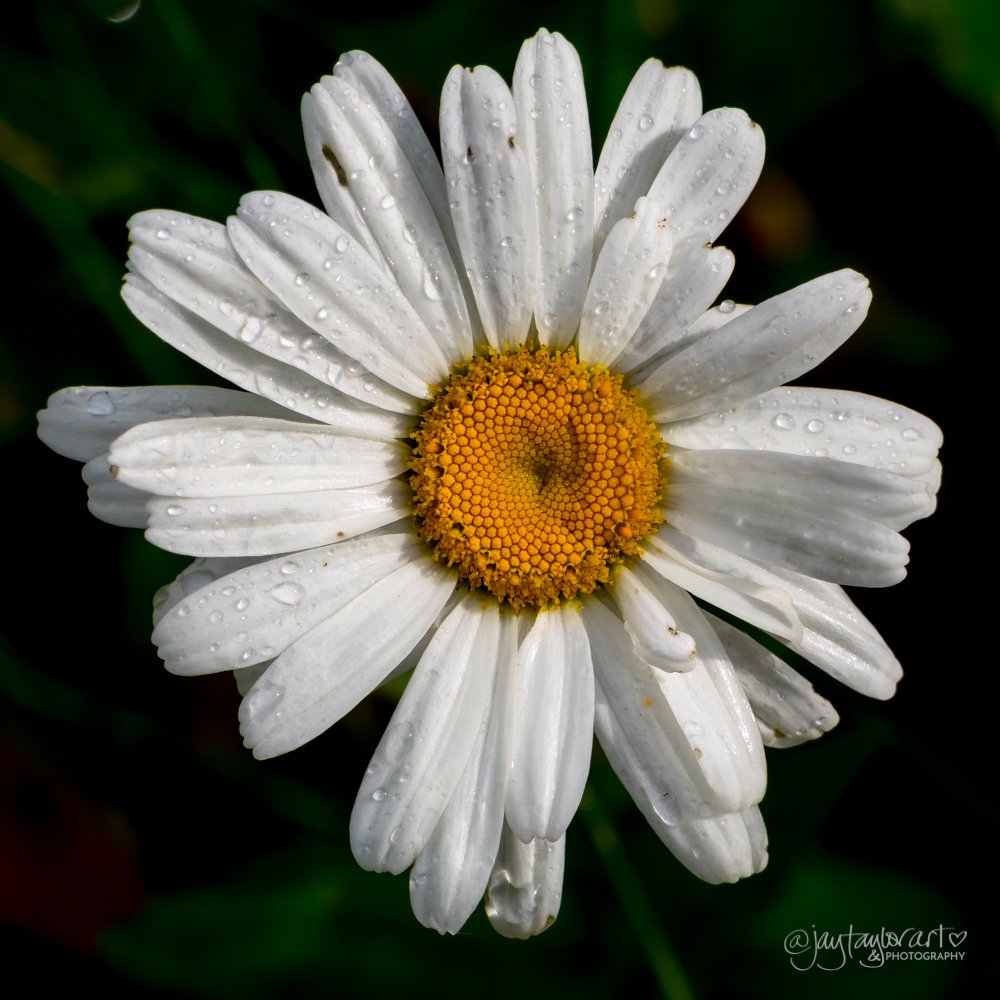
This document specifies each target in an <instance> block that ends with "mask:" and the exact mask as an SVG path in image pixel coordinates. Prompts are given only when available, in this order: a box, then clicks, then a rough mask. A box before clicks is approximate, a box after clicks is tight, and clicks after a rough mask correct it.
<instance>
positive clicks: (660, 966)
mask: <svg viewBox="0 0 1000 1000" xmlns="http://www.w3.org/2000/svg"><path fill="white" fill-rule="evenodd" d="M579 815H580V816H581V817H582V818H583V821H584V822H585V823H586V824H587V832H588V833H589V834H590V840H591V842H592V843H593V845H594V850H595V851H596V852H597V855H598V857H599V858H600V859H601V861H602V862H603V864H604V868H605V870H606V871H607V873H608V877H609V879H610V881H611V884H612V886H613V887H614V890H615V893H616V894H617V896H618V899H619V901H620V902H621V905H622V909H623V910H624V911H625V914H626V916H627V917H628V919H629V922H630V923H631V924H632V927H633V929H634V930H635V935H636V937H637V938H638V940H639V945H640V947H641V948H642V950H643V952H644V953H645V955H646V959H647V961H648V962H649V966H650V968H651V969H652V972H653V975H654V977H655V978H656V981H657V983H658V984H659V986H660V992H661V993H662V995H663V996H664V998H665V1000H695V995H694V992H693V991H692V989H691V986H690V984H689V983H688V981H687V977H686V976H685V975H684V971H683V970H682V969H681V966H680V962H679V961H678V959H677V953H676V952H675V951H674V949H673V946H672V945H671V944H670V939H669V938H668V937H667V933H666V931H665V930H664V928H663V925H662V924H661V923H660V920H659V918H658V917H657V915H656V911H655V910H654V909H653V906H652V904H651V903H650V900H649V897H648V896H647V895H646V893H645V891H644V890H643V887H642V883H641V882H640V881H639V877H638V876H637V875H636V872H635V869H634V868H633V867H632V864H631V862H630V861H629V859H628V855H627V854H626V853H625V850H624V848H623V846H622V842H621V840H620V839H619V837H618V833H617V831H616V830H615V828H614V825H613V823H612V822H611V818H610V817H609V815H608V812H607V810H606V809H605V808H604V805H603V803H602V802H601V798H600V796H599V795H598V793H597V791H596V789H595V788H594V786H593V784H590V785H588V788H587V795H586V797H585V799H584V807H583V808H581V809H580V812H579Z"/></svg>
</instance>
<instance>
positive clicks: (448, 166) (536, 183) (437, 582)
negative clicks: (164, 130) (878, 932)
mask: <svg viewBox="0 0 1000 1000" xmlns="http://www.w3.org/2000/svg"><path fill="white" fill-rule="evenodd" d="M303 120H304V125H305V136H306V147H307V151H308V155H309V158H310V162H311V164H312V167H313V171H314V174H315V177H316V183H317V187H318V190H319V195H320V199H321V201H322V205H323V210H320V209H319V208H317V207H314V206H313V205H310V204H308V203H306V202H304V201H302V200H300V199H298V198H295V197H293V196H291V195H287V194H282V193H279V192H255V193H253V194H249V195H247V196H246V197H245V198H244V199H243V200H242V202H241V204H240V206H239V210H238V211H237V213H236V215H235V216H233V217H232V218H230V219H229V220H228V223H227V224H226V225H221V224H218V223H214V222H210V221H208V220H204V219H198V218H192V217H190V216H187V215H184V214H182V213H177V212H169V211H152V212H144V213H141V214H139V215H137V216H136V217H135V218H133V219H132V221H131V241H132V245H131V249H130V252H129V265H128V266H129V270H128V274H127V276H126V279H125V287H124V292H123V294H124V298H125V301H126V303H127V305H128V307H129V308H130V309H131V310H132V312H133V313H134V314H135V315H136V316H137V317H138V318H139V319H140V320H141V321H142V322H143V323H144V324H145V325H146V326H147V327H149V328H150V329H151V330H152V331H153V332H154V333H156V334H157V335H158V336H160V337H161V338H163V339H164V340H165V341H167V342H168V343H170V344H172V345H174V346H175V347H177V348H178V349H179V350H181V351H183V352H185V353H186V354H188V355H189V356H190V357H192V358H194V359H195V360H197V361H199V362H201V363H202V364H204V365H205V366H206V367H207V368H209V369H210V370H211V371H212V372H213V373H215V374H216V375H218V376H220V377H221V378H224V379H226V380H228V381H229V382H231V383H233V384H235V385H236V386H237V388H238V390H242V391H235V390H231V389H222V388H212V387H195V386H159V387H148V388H100V387H84V388H74V389H65V390H62V391H61V392H59V393H56V394H55V395H54V396H53V397H52V398H51V400H50V401H49V406H48V408H47V409H46V410H45V411H43V413H42V414H41V416H40V431H39V433H40V435H41V437H42V439H43V441H45V442H46V443H47V444H48V445H49V446H50V447H52V448H53V449H55V450H56V451H58V452H60V453H62V454H65V455H68V456H70V457H72V458H75V459H77V460H82V461H84V462H86V465H85V466H84V478H85V479H86V481H87V483H88V485H89V487H90V504H91V509H92V510H93V512H94V513H95V514H96V515H97V516H98V517H101V518H103V519H104V520H107V521H110V522H112V523H115V524H120V525H125V526H130V527H142V528H144V529H145V530H146V535H147V537H148V538H149V540H150V541H152V542H153V543H154V544H156V545H159V546H161V547H163V548H165V549H168V550H170V551H172V552H177V553H181V554H185V555H189V556H193V557H195V559H194V562H193V563H192V564H191V565H190V566H189V567H188V569H186V570H185V571H184V572H183V573H182V574H181V575H180V576H179V577H178V578H177V579H176V580H175V581H174V582H173V583H171V584H170V585H169V586H167V587H165V588H164V589H163V590H162V591H161V592H160V594H159V595H158V596H157V599H156V602H155V612H154V619H155V629H154V633H153V638H154V641H155V642H156V644H157V646H158V647H159V652H160V655H161V656H162V657H163V659H164V661H165V662H166V665H167V668H168V669H169V670H171V671H173V672H175V673H179V674H204V673H213V672H221V671H233V672H234V674H235V676H236V681H237V684H238V685H239V687H240V690H241V691H242V692H243V702H242V704H241V707H240V711H239V720H240V726H241V732H242V734H243V737H244V740H245V742H246V745H247V746H248V747H250V748H251V749H252V750H253V752H254V754H255V755H256V756H258V757H272V756H275V755H277V754H281V753H284V752H287V751H289V750H292V749H294V748H296V747H298V746H301V745H302V744H303V743H305V742H307V741H309V740H311V739H313V738H314V737H316V736H319V735H320V734H321V733H322V732H323V731H324V730H326V729H327V728H329V727H330V726H332V725H333V724H334V723H335V722H337V721H338V720H339V719H340V718H342V717H343V716H344V715H345V714H346V713H347V712H348V711H350V710H351V709H352V708H353V707H354V706H355V705H356V704H358V702H359V701H361V700H362V699H363V698H364V697H365V696H366V695H367V694H368V693H369V692H371V691H372V690H373V689H374V688H375V687H377V686H379V685H380V684H382V683H383V682H384V681H386V680H387V679H389V678H391V677H394V676H397V675H399V674H402V673H403V672H405V671H409V670H411V669H412V676H411V677H410V679H409V680H408V682H407V684H406V687H405V691H404V693H403V696H402V698H401V700H400V702H399V705H398V707H397V708H396V710H395V713H394V715H393V718H392V721H391V723H390V725H389V727H388V729H387V730H386V732H385V734H384V736H383V738H382V740H381V742H380V743H379V745H378V747H377V748H376V750H375V753H374V756H373V757H372V760H371V763H370V765H369V767H368V769H367V772H366V773H365V774H364V775H363V776H362V778H361V786H360V789H359V792H358V796H357V801H356V803H355V806H354V812H353V815H352V818H351V831H350V832H351V843H352V848H353V850H354V853H355V856H356V857H357V859H358V861H359V863H360V864H361V865H362V866H364V867H366V868H369V869H374V870H387V871H391V872H394V873H399V872H402V871H404V870H407V869H409V870H410V895H411V900H412V904H413V909H414V911H415V913H416V915H417V917H418V918H419V919H420V920H421V921H422V922H423V923H425V924H426V925H428V926H430V927H434V928H437V929H438V930H441V931H447V932H455V931H457V930H458V929H459V928H460V927H461V926H462V925H463V924H464V923H465V921H466V920H467V919H468V917H469V915H470V914H471V913H472V911H473V910H474V909H475V907H476V906H477V905H478V903H479V901H480V900H481V899H482V898H483V897H484V896H485V898H486V910H487V914H488V916H489V918H490V920H491V921H492V923H493V925H494V926H495V927H496V928H497V930H499V931H500V932H501V933H502V934H505V935H509V936H516V937H524V936H529V935H532V934H536V933H538V932H539V931H541V930H544V929H545V927H547V926H548V925H549V924H550V923H551V922H552V920H553V919H554V918H555V916H556V915H557V913H558V909H559V901H560V896H561V892H562V869H563V857H564V844H565V835H566V830H567V828H568V826H569V824H570V821H571V819H572V817H573V814H574V812H575V811H576V808H577V806H578V804H579V802H580V799H581V796H582V794H583V789H584V784H585V781H586V777H587V773H588V769H589V764H590V756H591V748H592V743H593V736H594V734H595V733H596V735H597V738H598V741H599V742H600V744H601V746H602V748H603V751H604V753H605V754H606V755H607V757H608V759H609V761H610V763H611V765H612V767H613V768H614V770H615V771H616V772H617V774H618V775H619V777H620V778H621V780H622V782H623V783H624V785H625V786H626V787H627V789H628V790H629V792H630V793H631V795H632V797H633V798H634V800H635V802H636V804H637V805H638V806H639V808H640V809H641V810H642V812H643V814H644V815H645V817H646V818H647V819H648V821H649V822H650V824H651V825H652V827H653V828H654V830H655V831H656V833H657V834H658V835H659V836H660V838H661V839H662V840H663V842H664V843H665V844H666V846H667V847H668V848H669V849H670V850H671V851H672V852H673V853H674V854H675V855H676V857H677V858H678V859H679V860H680V861H681V862H682V863H683V864H684V865H686V866H687V867H688V868H689V869H690V870H691V871H692V872H694V873H695V874H696V875H698V876H700V877H701V878H703V879H706V880H709V881H713V882H722V881H734V880H736V879H739V878H742V877H744V876H747V875H750V874H752V873H754V872H756V871H759V870H760V869H761V868H762V867H763V866H764V865H765V864H766V860H767V842H766V834H765V830H764V825H763V822H762V819H761V814H760V811H759V809H758V803H759V802H760V800H761V798H762V797H763V795H764V788H765V764H764V746H765V745H767V746H778V747H781V746H790V745H794V744H796V743H800V742H802V741H804V740H807V739H812V738H815V737H817V736H819V735H821V734H822V733H823V732H825V731H826V730H828V729H830V728H831V727H832V726H834V725H835V724H836V722H837V715H836V712H835V710H834V709H833V707H832V706H831V705H830V704H829V703H828V702H827V701H826V700H825V699H824V698H823V697H821V696H820V695H818V694H817V693H816V692H815V691H814V690H813V688H812V686H811V685H810V684H809V683H808V681H806V680H805V679H804V678H803V677H801V676H800V675H799V674H798V673H796V672H795V671H794V670H793V669H792V668H791V667H789V666H788V665H787V664H786V663H785V662H784V661H783V660H782V659H779V658H778V657H777V656H776V655H775V654H774V653H773V652H772V651H771V649H770V648H765V646H763V645H761V644H760V643H758V642H757V641H756V640H755V639H753V638H751V637H750V636H749V635H747V634H746V633H744V632H743V631H741V630H739V629H738V628H736V627H734V626H733V625H731V624H729V623H727V622H726V621H723V620H722V619H721V618H719V617H717V616H716V614H715V612H718V611H721V612H723V613H725V615H727V616H728V618H729V619H730V620H734V619H735V620H740V621H743V622H746V623H748V624H749V625H751V626H753V627H754V628H755V629H756V630H758V631H759V632H763V633H766V634H767V635H769V636H771V637H773V638H774V639H775V640H777V641H778V642H779V643H782V644H784V646H785V647H787V648H788V649H790V650H792V651H794V652H796V653H798V654H800V655H801V656H802V657H804V658H805V659H806V660H809V661H811V662H812V663H813V664H815V665H816V666H818V667H819V668H821V669H822V670H824V671H826V672H827V673H829V674H830V675H832V676H833V677H835V678H837V679H838V680H840V681H842V682H844V683H845V684H847V685H849V686H851V687H852V688H854V689H855V690H857V691H860V692H862V693H863V694H867V695H870V696H872V697H876V698H888V697H890V696H891V695H892V693H893V690H894V688H895V684H896V682H897V681H898V679H899V676H900V667H899V664H898V663H897V661H896V660H895V658H894V657H893V655H892V653H891V651H890V650H889V649H888V648H887V646H886V645H885V643H884V642H883V641H882V639H881V638H880V637H879V635H878V633H877V632H876V631H875V629H874V628H873V627H872V626H871V625H870V624H869V622H868V621H867V620H866V619H865V618H864V617H863V616H862V615H861V614H860V612H859V611H858V610H857V609H856V608H855V607H854V605H853V604H852V603H851V601H850V600H849V599H848V598H847V597H846V596H845V594H844V592H843V590H842V589H841V587H840V585H841V584H850V585H857V586H876V587H877V586H887V585H891V584H894V583H897V582H899V580H901V579H902V578H903V576H904V574H905V565H906V562H907V549H908V546H907V543H906V541H905V540H904V539H903V538H902V537H901V536H900V535H899V534H898V532H899V530H901V529H902V528H904V527H905V526H906V525H908V524H909V523H910V522H911V521H913V520H915V519H917V518H920V517H925V516H927V515H928V514H930V513H931V512H932V510H933V508H934V503H935V500H934V496H935V493H936V490H937V486H938V480H939V469H940V466H939V464H938V461H937V457H936V456H937V450H938V447H939V445H940V442H941V438H940V432H939V431H938V429H937V428H936V427H935V426H934V424H933V423H931V422H930V421H929V420H927V419H926V418H925V417H923V416H921V415H919V414H917V413H914V412H912V411H910V410H907V409H905V408H904V407H901V406H898V405H895V404H893V403H889V402H886V401H884V400H881V399H877V398H874V397H871V396H867V395H861V394H858V393H853V392H846V391H844V392H841V391H831V390H826V389H811V388H803V387H800V386H795V387H787V386H786V383H788V382H790V381H792V380H795V379H798V378H799V377H800V376H802V375H803V374H804V373H805V372H807V371H809V370H810V369H811V368H812V367H813V366H815V365H816V364H817V363H819V362H820V361H821V360H823V359H824V358H825V357H826V356H828V355H829V354H830V353H831V352H832V351H834V350H835V349H836V348H837V347H838V346H840V344H842V343H843V342H844V341H845V340H846V339H847V338H848V337H849V336H850V335H851V334H852V333H853V332H854V331H855V330H856V329H857V328H858V326H859V325H860V323H861V322H862V320H863V319H864V317H865V315H866V312H867V309H868V305H869V302H870V299H871V293H870V291H869V289H868V283H867V281H866V280H865V279H864V278H863V277H862V276H861V275H859V274H857V273H856V272H854V271H850V270H843V271H838V272H836V273H833V274H829V275H825V276H823V277H819V278H816V279H815V280H813V281H810V282H808V283H806V284H804V285H802V286H800V287H798V288H796V289H793V290H792V291H790V292H787V293H785V294H782V295H778V296H776V297H774V298H772V299H768V300H767V301H764V302H761V303H760V304H758V305H755V306H753V307H750V306H744V305H736V304H734V303H733V302H731V301H728V300H725V301H722V302H721V304H717V305H716V303H717V301H718V300H719V298H720V296H721V293H722V291H723V288H724V287H725V285H726V282H727V280H728V278H729V276H730V274H731V272H732V269H733V256H732V254H731V253H730V252H729V251H728V250H726V249H725V248H724V247H721V246H716V245H715V241H716V240H717V239H718V237H719V236H720V234H721V233H722V231H723V229H724V228H725V226H726V225H727V223H728V221H729V220H730V219H731V218H732V217H733V215H734V214H735V213H736V212H737V211H738V210H739V208H740V207H741V205H742V204H743V202H744V200H745V199H746V197H747V195H748V194H749V192H750V190H751V189H752V187H753V185H754V183H755V182H756V180H757V177H758V174H759V172H760V169H761V165H762V163H763V156H764V140H763V135H762V132H761V130H760V128H759V127H758V126H756V125H755V124H754V123H753V122H751V121H750V119H749V118H748V117H747V116H746V115H745V114H744V113H743V112H742V111H738V110H735V109H731V108H721V109H716V110H714V111H709V112H707V113H702V107H701V95H700V91H699V87H698V82H697V80H696V78H695V77H694V76H693V75H692V74H691V73H690V72H688V71H687V70H684V69H679V68H670V69H667V68H664V67H663V66H662V65H660V63H658V62H656V61H655V60H650V61H649V62H647V63H646V64H645V65H643V66H642V67H641V68H640V70H639V72H638V73H637V74H636V76H635V78H634V79H633V80H632V82H631V84H630V85H629V87H628V89H627V91H626V93H625V95H624V97H623V99H622V103H621V106H620V107H619V109H618V112H617V114H616V116H615V118H614V121H613V122H612V126H611V130H610V133H609V135H608V138H607V140H606V142H605V144H604V146H603V149H602V151H601V154H600V157H599V158H598V161H597V165H596V167H595V166H594V161H593V155H592V147H591V141H590V133H589V125H588V115H587V106H586V95H585V92H584V87H583V78H582V72H581V68H580V63H579V59H578V57H577V54H576V52H575V50H574V49H573V47H572V46H571V45H570V44H569V42H567V41H566V40H565V39H564V38H563V37H562V36H561V35H558V34H550V33H549V32H547V31H541V32H539V34H538V35H536V36H535V37H534V38H532V39H529V40H528V41H527V42H525V44H524V46H523V47H522V49H521V52H520V55H519V56H518V60H517V63H516V66H515V69H514V75H513V83H512V87H511V88H508V86H507V84H506V83H505V82H504V81H503V79H501V77H500V76H499V75H498V74H497V73H495V72H494V71H493V70H491V69H489V68H488V67H482V66H480V67H477V68H476V69H475V70H465V69H461V68H459V67H456V68H455V69H453V70H452V72H451V73H450V74H449V76H448V78H447V80H446V82H445V86H444V91H443V94H442V99H441V158H440V160H439V159H438V157H437V155H436V154H435V152H434V150H433V149H432V147H431V145H430V143H429V142H428V140H427V138H426V136H425V135H424V133H423V131H422V129H421V127H420V125H419V124H418V122H417V120H416V117H415V116H414V114H413V112H412V109H411V108H410V105H409V104H408V102H407V100H406V98H405V96H404V95H403V93H402V92H401V91H400V89H399V88H398V87H397V85H396V84H395V83H394V82H393V80H392V78H391V77H390V76H389V74H388V73H387V72H386V70H385V69H383V67H382V66H380V65H379V64H378V62H376V60H375V59H373V58H372V57H370V56H368V55H366V54H365V53H361V52H353V53H349V54H348V55H345V56H343V57H342V58H341V60H340V62H338V63H337V65H336V67H335V68H334V71H333V74H332V75H331V76H328V77H325V78H324V79H323V80H321V81H320V83H318V84H317V85H316V86H315V87H314V88H313V89H312V91H311V92H310V93H309V94H307V95H306V96H305V98H304V101H303ZM709 609H714V610H709Z"/></svg>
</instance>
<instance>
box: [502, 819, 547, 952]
mask: <svg viewBox="0 0 1000 1000" xmlns="http://www.w3.org/2000/svg"><path fill="white" fill-rule="evenodd" d="M565 863H566V838H565V837H560V838H559V839H558V840H557V841H555V842H554V843H553V842H551V841H548V840H541V839H539V840H533V841H532V842H531V843H530V844H523V843H521V841H520V840H518V838H517V837H516V836H515V834H514V832H513V831H512V830H511V829H510V827H509V826H506V825H505V826H504V829H503V836H502V837H501V839H500V853H499V855H498V856H497V862H496V866H495V867H494V869H493V874H492V875H491V876H490V884H489V888H488V889H487V890H486V916H487V917H489V920H490V923H491V924H492V925H493V929H494V930H495V931H497V932H498V933H499V934H502V935H503V936H504V937H507V938H529V937H534V935H536V934H541V933H542V931H544V930H548V928H549V927H551V926H552V924H553V923H555V919H556V917H557V916H559V903H560V902H561V900H562V882H563V869H564V867H565Z"/></svg>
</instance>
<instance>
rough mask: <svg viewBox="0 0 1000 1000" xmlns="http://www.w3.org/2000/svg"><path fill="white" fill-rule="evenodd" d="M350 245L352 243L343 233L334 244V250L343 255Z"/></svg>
mask: <svg viewBox="0 0 1000 1000" xmlns="http://www.w3.org/2000/svg"><path fill="white" fill-rule="evenodd" d="M350 245H351V241H350V240H349V239H348V238H347V237H346V236H344V235H343V233H342V234H341V235H340V236H338V237H337V239H336V242H335V243H334V244H333V249H334V250H336V251H337V253H343V252H344V251H345V250H346V249H347V248H348V247H349V246H350Z"/></svg>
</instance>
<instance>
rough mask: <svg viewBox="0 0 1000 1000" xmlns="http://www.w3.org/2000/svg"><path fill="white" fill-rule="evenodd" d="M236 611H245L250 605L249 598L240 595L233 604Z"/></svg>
mask: <svg viewBox="0 0 1000 1000" xmlns="http://www.w3.org/2000/svg"><path fill="white" fill-rule="evenodd" d="M234 607H235V608H236V610H237V611H246V609H247V608H249V607H250V599H249V598H247V597H241V598H240V599H239V600H238V601H237V602H236V604H235V605H234Z"/></svg>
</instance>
